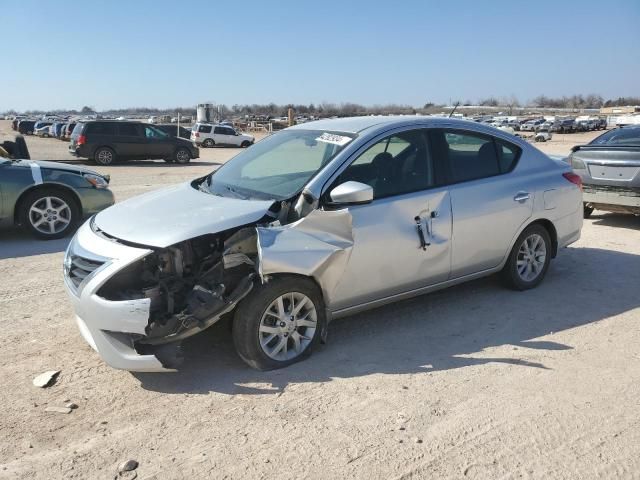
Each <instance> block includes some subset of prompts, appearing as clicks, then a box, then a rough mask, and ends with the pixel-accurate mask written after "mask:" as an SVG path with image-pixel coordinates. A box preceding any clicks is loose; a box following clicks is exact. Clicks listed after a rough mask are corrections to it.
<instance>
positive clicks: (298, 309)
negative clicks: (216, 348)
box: [233, 276, 325, 370]
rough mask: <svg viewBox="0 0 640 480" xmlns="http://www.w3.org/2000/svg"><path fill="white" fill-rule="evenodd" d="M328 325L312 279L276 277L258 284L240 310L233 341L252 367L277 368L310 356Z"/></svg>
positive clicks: (234, 327)
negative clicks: (324, 326)
mask: <svg viewBox="0 0 640 480" xmlns="http://www.w3.org/2000/svg"><path fill="white" fill-rule="evenodd" d="M324 324H325V311H324V302H323V300H322V294H321V292H320V290H319V289H318V287H317V286H316V284H315V283H314V282H313V281H312V280H310V279H308V278H304V277H296V276H281V277H280V276H279V277H274V278H271V279H270V280H269V281H268V282H267V283H264V284H259V285H256V286H255V287H254V289H253V290H252V292H251V293H250V294H249V295H248V296H247V297H246V298H245V299H243V300H242V302H241V303H240V305H239V306H238V308H237V309H236V312H235V317H234V322H233V343H234V345H235V347H236V351H237V352H238V355H239V356H240V358H242V359H243V360H244V361H245V362H246V363H247V364H249V365H250V366H251V367H253V368H256V369H258V370H273V369H276V368H282V367H286V366H287V365H291V364H292V363H295V362H298V361H300V360H302V359H304V358H306V357H308V356H309V355H310V354H311V350H312V348H313V347H314V346H315V344H317V342H318V341H319V339H320V335H321V329H322V327H323V325H324Z"/></svg>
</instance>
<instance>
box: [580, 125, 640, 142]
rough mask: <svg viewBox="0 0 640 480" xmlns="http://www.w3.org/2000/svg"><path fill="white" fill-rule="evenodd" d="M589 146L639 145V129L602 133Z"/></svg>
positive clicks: (621, 129) (620, 129) (617, 129)
mask: <svg viewBox="0 0 640 480" xmlns="http://www.w3.org/2000/svg"><path fill="white" fill-rule="evenodd" d="M589 145H640V128H616V129H615V130H611V131H609V132H607V133H603V134H602V135H600V136H599V137H598V138H596V139H594V140H593V141H592V142H591V143H590V144H589Z"/></svg>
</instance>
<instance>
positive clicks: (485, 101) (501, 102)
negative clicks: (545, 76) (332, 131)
mask: <svg viewBox="0 0 640 480" xmlns="http://www.w3.org/2000/svg"><path fill="white" fill-rule="evenodd" d="M451 103H453V104H458V105H463V106H481V107H504V108H505V109H506V110H508V111H509V112H511V111H513V110H515V109H522V108H536V107H538V108H569V109H583V108H600V107H615V106H626V105H640V97H618V98H615V99H607V100H605V99H604V98H603V97H602V96H601V95H597V94H589V95H571V96H562V97H549V96H546V95H539V96H537V97H535V98H533V99H532V100H530V101H529V102H526V103H521V102H520V101H518V99H517V98H516V97H515V96H513V95H512V96H510V97H487V98H482V99H479V100H477V101H475V102H473V101H471V100H465V101H464V102H462V101H452V102H451ZM446 107H447V105H445V104H442V103H434V102H425V103H424V104H423V105H422V106H420V107H414V106H411V105H402V104H395V103H391V104H386V105H362V104H358V103H352V102H345V103H340V104H337V103H329V102H322V103H319V104H317V105H316V104H314V103H310V104H292V103H290V104H282V105H278V104H276V103H273V102H271V103H266V104H258V103H252V104H233V105H231V106H227V105H224V104H221V105H217V106H216V108H218V109H219V111H220V114H221V116H222V117H223V118H226V117H233V116H245V115H246V116H257V115H261V116H268V117H283V116H286V115H287V112H288V110H289V108H293V110H294V111H295V113H296V115H303V116H314V117H332V116H354V115H371V114H382V115H388V114H395V115H399V114H400V115H402V114H404V115H414V114H416V113H436V112H438V111H441V110H442V109H443V108H446ZM194 112H195V108H193V107H175V108H164V109H162V108H152V107H132V108H120V109H111V110H106V111H103V112H101V113H102V114H106V115H111V116H116V117H117V116H124V115H127V116H140V117H144V116H149V115H172V116H175V115H177V114H181V115H189V116H193V114H194ZM5 113H6V114H8V115H15V114H17V113H19V112H16V111H13V110H12V111H7V112H5ZM22 113H26V114H28V115H43V114H64V115H91V114H93V113H95V109H94V108H93V107H91V106H84V107H82V108H81V109H80V110H49V111H44V110H29V111H26V112H22Z"/></svg>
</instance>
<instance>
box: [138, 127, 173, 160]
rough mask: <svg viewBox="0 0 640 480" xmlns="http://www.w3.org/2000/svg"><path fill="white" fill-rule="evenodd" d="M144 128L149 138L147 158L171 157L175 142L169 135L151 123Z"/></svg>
mask: <svg viewBox="0 0 640 480" xmlns="http://www.w3.org/2000/svg"><path fill="white" fill-rule="evenodd" d="M143 128H144V134H145V137H146V138H147V143H146V154H147V155H148V157H147V158H171V155H172V154H173V145H174V144H173V142H172V141H171V138H170V137H169V135H167V134H166V133H164V132H163V131H162V130H159V129H157V128H155V127H152V126H151V125H145V126H144V127H143Z"/></svg>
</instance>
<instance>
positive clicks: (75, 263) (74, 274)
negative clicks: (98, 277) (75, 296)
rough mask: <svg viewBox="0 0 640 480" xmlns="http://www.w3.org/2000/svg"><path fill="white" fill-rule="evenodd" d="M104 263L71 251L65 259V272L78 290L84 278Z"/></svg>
mask: <svg viewBox="0 0 640 480" xmlns="http://www.w3.org/2000/svg"><path fill="white" fill-rule="evenodd" d="M104 263H105V262H101V261H97V260H91V259H89V258H85V257H81V256H79V255H74V254H73V253H69V254H68V257H67V259H65V274H66V275H67V277H68V279H69V281H70V282H71V284H73V286H74V287H75V289H76V290H78V288H79V287H80V284H81V283H82V282H83V281H84V279H85V278H87V277H88V276H89V275H91V274H92V273H93V272H94V271H95V270H96V269H98V268H100V267H101V266H102V265H104Z"/></svg>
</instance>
